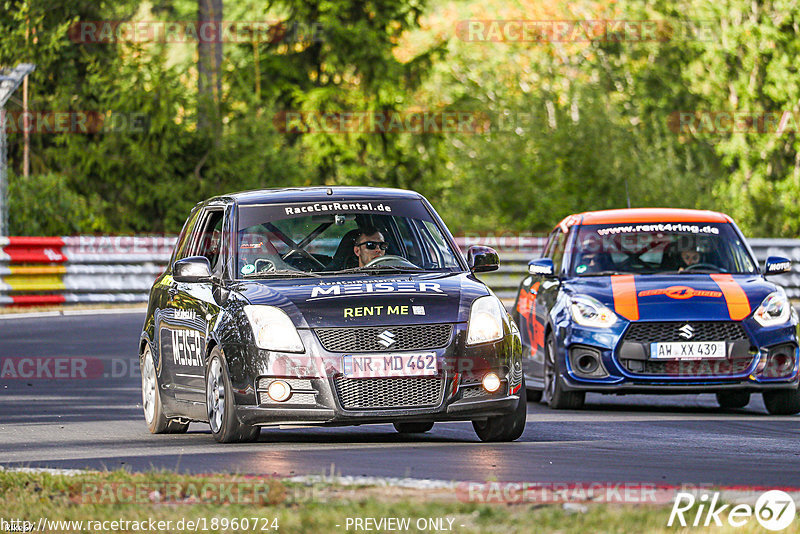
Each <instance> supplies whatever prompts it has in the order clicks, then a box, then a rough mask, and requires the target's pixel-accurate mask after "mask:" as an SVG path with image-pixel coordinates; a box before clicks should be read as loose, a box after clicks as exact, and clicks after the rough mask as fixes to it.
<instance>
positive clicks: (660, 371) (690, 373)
mask: <svg viewBox="0 0 800 534" xmlns="http://www.w3.org/2000/svg"><path fill="white" fill-rule="evenodd" d="M642 363H643V364H644V369H643V370H641V365H642ZM751 363H753V359H752V358H739V359H736V360H726V359H717V360H670V361H663V362H662V361H653V360H647V361H645V362H637V361H632V360H626V367H627V368H628V370H629V371H631V372H634V373H636V374H644V375H673V376H680V377H685V378H690V377H708V376H713V377H723V376H731V375H738V374H742V373H744V372H745V371H746V370H747V368H748V367H749V366H750V364H751ZM637 366H638V367H637Z"/></svg>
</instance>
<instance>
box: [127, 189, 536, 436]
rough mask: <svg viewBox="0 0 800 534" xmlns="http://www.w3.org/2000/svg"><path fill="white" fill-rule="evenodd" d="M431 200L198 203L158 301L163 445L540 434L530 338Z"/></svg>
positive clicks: (152, 424)
mask: <svg viewBox="0 0 800 534" xmlns="http://www.w3.org/2000/svg"><path fill="white" fill-rule="evenodd" d="M497 266H498V258H497V254H496V253H495V251H494V250H492V249H490V248H486V247H471V248H470V250H469V251H468V253H467V258H466V261H465V259H464V258H463V257H462V255H461V253H460V252H459V250H458V247H457V246H456V244H455V242H454V240H453V237H452V236H451V234H450V232H449V231H448V230H447V228H446V227H445V225H444V223H443V222H442V220H441V219H440V218H439V216H438V215H437V213H436V212H435V211H434V209H433V208H432V207H431V205H430V204H429V203H428V201H427V200H426V199H425V198H423V197H422V196H421V195H419V194H417V193H414V192H410V191H401V190H394V189H375V188H349V187H332V188H324V187H320V188H301V189H275V190H262V191H250V192H243V193H235V194H230V195H224V196H219V197H215V198H212V199H210V200H207V201H205V202H201V203H200V204H198V205H197V206H196V207H195V208H194V209H193V210H192V212H191V214H190V215H189V218H188V220H187V221H186V224H185V225H184V228H183V231H182V232H181V234H180V237H179V238H178V242H177V244H176V246H175V250H174V252H173V254H172V258H171V260H170V264H169V266H168V267H167V269H166V271H165V272H164V273H163V274H162V275H161V276H159V277H158V278H157V279H156V281H155V283H154V285H153V288H152V290H151V292H150V302H149V306H148V310H147V318H146V320H145V323H144V327H143V331H142V335H141V340H140V343H139V354H140V358H141V369H142V400H143V403H142V404H143V407H144V414H145V420H146V421H147V424H148V426H149V428H150V431H151V432H153V433H177V432H185V431H186V429H187V427H188V424H189V422H190V421H201V422H208V423H209V425H210V426H211V432H212V434H213V436H214V438H215V439H216V440H217V441H220V442H233V441H250V440H255V439H256V438H257V437H258V435H259V431H260V428H261V427H262V426H270V425H360V424H372V423H394V426H395V428H396V429H397V430H398V431H399V432H402V433H419V432H427V431H428V430H430V429H431V428H432V427H433V423H434V422H435V421H454V420H455V421H458V420H468V421H472V423H473V426H474V428H475V432H476V433H477V434H478V437H480V439H481V440H484V441H511V440H515V439H517V438H519V437H520V436H521V435H522V432H523V430H524V427H525V416H526V405H525V384H524V383H523V375H522V366H521V349H522V345H521V341H520V336H519V332H518V330H517V328H516V326H515V325H514V323H513V321H511V320H510V318H509V315H508V313H507V312H506V310H505V309H504V307H503V305H502V304H501V303H500V301H499V300H498V299H497V297H495V296H494V294H493V293H492V292H491V290H489V289H488V288H487V287H486V286H485V285H484V284H483V283H482V282H481V281H479V280H478V279H477V278H476V277H475V276H474V273H475V272H481V271H491V270H494V269H497Z"/></svg>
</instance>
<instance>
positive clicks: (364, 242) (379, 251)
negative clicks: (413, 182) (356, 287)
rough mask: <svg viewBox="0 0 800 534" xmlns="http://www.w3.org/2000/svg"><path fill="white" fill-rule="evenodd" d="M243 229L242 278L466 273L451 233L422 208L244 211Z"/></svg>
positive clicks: (302, 206) (384, 205)
mask: <svg viewBox="0 0 800 534" xmlns="http://www.w3.org/2000/svg"><path fill="white" fill-rule="evenodd" d="M238 221H239V223H238V231H237V241H238V243H237V260H236V265H237V267H236V268H237V273H238V276H239V277H242V278H254V277H260V276H263V277H270V276H273V274H271V273H274V276H286V273H294V274H296V275H298V276H304V275H312V273H315V275H322V276H326V275H333V274H338V273H342V272H348V271H351V270H355V271H358V270H367V271H376V272H377V271H387V272H398V271H409V272H415V271H425V272H430V271H433V272H454V271H461V270H462V268H461V266H460V264H459V261H458V259H457V256H456V255H457V254H458V252H457V251H456V250H453V248H452V247H451V246H450V244H449V239H448V238H447V237H445V236H446V233H445V232H446V231H443V230H442V229H441V228H439V225H438V224H437V223H436V221H435V220H434V219H433V217H432V216H431V214H430V212H429V211H428V210H427V209H426V207H425V206H424V205H423V204H422V202H421V201H417V200H400V201H388V202H386V201H378V200H364V201H357V202H356V201H352V202H351V201H342V202H312V203H308V202H307V203H292V204H266V205H257V206H248V205H245V206H240V208H239V214H238ZM281 273H282V274H281Z"/></svg>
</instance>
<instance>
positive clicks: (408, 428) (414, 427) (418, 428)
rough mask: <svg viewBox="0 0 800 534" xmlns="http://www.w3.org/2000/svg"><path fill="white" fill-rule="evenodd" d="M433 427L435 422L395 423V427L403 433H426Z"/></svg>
mask: <svg viewBox="0 0 800 534" xmlns="http://www.w3.org/2000/svg"><path fill="white" fill-rule="evenodd" d="M431 428H433V423H399V422H398V423H394V429H395V430H397V431H398V432H399V433H401V434H424V433H425V432H427V431H429V430H430V429H431Z"/></svg>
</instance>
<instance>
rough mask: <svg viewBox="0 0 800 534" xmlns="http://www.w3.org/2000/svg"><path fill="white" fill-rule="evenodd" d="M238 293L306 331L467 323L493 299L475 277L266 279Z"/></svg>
mask: <svg viewBox="0 0 800 534" xmlns="http://www.w3.org/2000/svg"><path fill="white" fill-rule="evenodd" d="M234 289H235V290H236V291H238V292H239V293H240V294H241V295H242V296H244V298H245V299H247V300H248V301H249V302H250V303H251V304H263V305H269V306H277V307H280V308H281V309H283V310H284V311H285V312H286V313H287V314H288V315H289V317H291V318H292V320H293V321H294V323H295V325H297V326H298V327H300V328H317V327H343V326H384V325H407V324H408V325H412V324H429V323H456V322H464V321H467V319H468V314H469V307H470V305H471V304H472V301H473V300H475V299H476V298H477V297H479V296H483V295H488V294H489V290H488V289H487V287H486V286H485V285H484V284H483V283H482V282H480V281H478V280H477V279H476V278H475V277H474V276H472V275H471V274H469V273H429V274H412V275H408V274H402V275H398V274H387V275H378V276H375V275H372V276H370V275H358V274H356V275H347V276H325V277H322V278H294V279H288V280H286V279H264V280H252V281H246V282H239V283H238V284H237V285H236V286H235V287H234Z"/></svg>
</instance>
